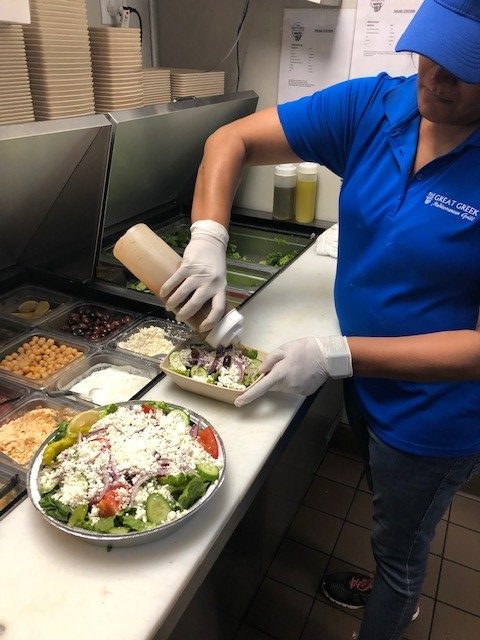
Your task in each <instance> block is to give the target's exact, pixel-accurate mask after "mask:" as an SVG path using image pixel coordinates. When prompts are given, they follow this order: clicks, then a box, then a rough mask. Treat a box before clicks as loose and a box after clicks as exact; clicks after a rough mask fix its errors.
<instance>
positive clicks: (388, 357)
mask: <svg viewBox="0 0 480 640" xmlns="http://www.w3.org/2000/svg"><path fill="white" fill-rule="evenodd" d="M347 340H348V345H349V347H350V350H351V352H352V361H353V371H354V375H358V376H364V377H369V378H396V379H399V380H412V381H416V382H420V381H423V382H441V381H444V380H465V381H466V380H480V333H479V332H478V331H470V330H462V331H441V332H438V333H428V334H424V335H416V336H402V337H398V338H359V337H348V338H347Z"/></svg>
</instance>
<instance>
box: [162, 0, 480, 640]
mask: <svg viewBox="0 0 480 640" xmlns="http://www.w3.org/2000/svg"><path fill="white" fill-rule="evenodd" d="M479 4H480V3H478V2H476V1H475V0H425V2H424V3H423V5H422V6H421V8H420V10H419V11H418V13H417V14H416V16H415V18H414V19H413V20H412V22H411V24H410V25H409V27H408V29H407V31H406V32H405V34H404V35H403V36H402V38H401V39H400V42H399V43H398V45H397V50H400V51H405V50H406V51H414V52H417V53H419V54H420V60H419V71H418V77H415V76H414V77H411V78H406V79H405V78H390V77H389V76H387V75H385V74H381V75H380V76H378V77H377V78H366V79H365V78H364V79H359V80H352V81H348V82H345V83H341V84H339V85H335V86H333V87H330V88H329V89H326V90H324V91H321V92H318V93H316V94H314V95H313V96H310V97H307V98H303V99H301V100H298V101H295V102H291V103H288V104H284V105H280V106H279V107H278V108H277V109H274V108H272V109H266V110H265V111H261V112H259V113H257V114H254V115H252V116H249V117H247V118H244V119H242V120H239V121H237V122H234V123H232V124H230V125H227V126H226V127H223V128H222V129H220V130H219V131H217V132H216V133H214V134H213V135H212V136H211V137H210V138H209V140H208V141H207V144H206V147H205V154H204V158H203V160H202V163H201V166H200V169H199V173H198V179H197V184H196V189H195V196H194V203H193V210H192V219H193V225H192V240H191V242H190V244H189V245H188V247H187V249H186V251H185V255H184V259H183V262H182V266H181V268H180V269H179V271H178V272H177V273H176V274H175V275H174V276H173V277H172V278H171V279H170V280H169V281H168V282H167V283H166V284H165V286H164V288H163V289H162V292H161V295H162V296H164V297H166V298H168V308H171V309H174V308H177V306H179V305H182V303H184V301H185V300H186V298H187V297H188V296H189V294H190V293H192V291H195V293H194V295H193V296H192V297H191V298H190V299H189V300H188V302H186V304H183V307H182V308H181V309H180V311H179V313H178V315H177V317H178V318H179V319H186V318H188V317H190V316H191V315H192V314H193V313H194V312H195V311H196V310H197V309H198V308H199V307H201V306H202V304H203V303H204V302H205V301H206V300H208V299H212V312H211V314H210V316H209V317H208V318H207V319H206V321H205V326H204V328H208V327H209V326H211V325H213V324H214V322H215V320H216V319H217V318H218V317H219V316H220V315H221V313H222V311H223V307H224V303H225V247H226V243H227V240H228V233H227V231H226V228H227V226H228V219H229V211H230V208H231V205H232V200H233V195H234V192H235V189H236V187H237V184H238V180H239V177H240V174H241V171H242V168H243V167H244V165H246V164H251V165H253V164H275V163H279V162H299V161H300V160H308V161H314V162H320V163H322V164H324V165H325V166H327V167H328V168H330V169H331V170H332V171H334V172H335V173H336V174H337V175H339V176H341V177H342V179H343V185H342V190H341V195H340V215H339V223H340V237H339V255H338V267H337V276H336V282H335V304H336V310H337V315H338V318H339V323H340V327H341V331H342V334H343V336H341V337H335V338H332V337H329V336H327V337H325V336H319V337H315V338H314V337H307V338H302V339H299V340H294V341H292V342H290V343H287V344H284V345H281V346H280V347H279V348H278V349H277V350H276V351H274V352H273V353H271V354H270V355H269V357H268V358H267V359H266V361H265V365H264V371H265V373H266V375H265V377H264V378H263V380H262V381H260V382H259V383H258V384H256V385H255V386H254V387H253V388H252V389H251V390H248V391H246V392H245V393H243V394H242V395H241V396H240V398H239V399H238V401H237V406H241V405H244V404H246V403H248V402H251V401H252V400H254V399H256V398H258V397H259V396H260V395H262V394H263V393H265V392H266V391H268V390H269V389H271V388H272V387H275V389H281V390H288V391H296V392H298V393H303V394H305V395H308V394H310V393H313V392H314V391H316V390H317V389H318V388H319V387H320V386H321V385H322V384H323V383H324V382H325V380H326V379H327V377H328V376H331V375H333V376H335V377H347V378H349V380H348V381H347V385H346V391H347V400H348V407H349V415H350V416H351V420H352V422H354V423H355V424H356V425H360V426H362V425H365V428H364V430H363V434H364V437H365V438H366V439H367V440H366V445H365V448H366V449H367V451H368V454H369V464H370V471H371V478H372V483H373V502H374V523H373V529H372V547H373V552H374V555H375V559H376V562H377V570H376V575H375V579H374V584H373V590H371V594H370V595H369V598H368V601H367V606H366V610H365V615H364V618H363V622H362V626H361V630H360V634H359V640H396V639H399V638H401V636H402V633H403V631H404V630H405V628H406V627H407V625H408V623H409V621H410V620H411V619H412V617H413V616H414V614H415V612H416V609H417V602H418V598H419V595H420V592H421V588H422V584H423V581H424V577H425V570H426V564H427V556H428V550H429V545H430V542H431V540H432V538H433V536H434V533H435V527H436V525H437V523H438V522H439V521H440V519H441V517H442V515H443V513H444V511H445V510H446V509H447V507H448V505H449V504H450V501H451V499H452V498H453V496H454V495H455V492H456V491H457V490H458V488H459V487H461V486H462V485H463V484H464V483H465V482H466V481H467V480H468V478H469V477H470V476H471V475H472V474H473V473H475V472H476V471H477V470H479V469H480V333H479V331H477V330H476V328H477V318H478V313H479V307H480V261H479V260H478V253H479V248H480V181H479V179H478V178H479V169H478V167H479V165H480V6H479ZM180 283H181V286H180V287H178V288H177V289H176V290H175V292H174V293H172V291H173V290H174V289H175V288H176V287H177V286H178V285H179V284H180ZM352 374H353V377H351V376H352ZM354 413H355V415H356V416H357V417H354ZM319 535H321V532H319ZM331 586H332V585H331V583H329V582H328V580H327V584H326V587H331ZM337 586H338V585H337ZM358 586H359V585H358V584H357V585H354V584H353V586H352V588H356V587H358ZM363 586H364V587H365V585H363ZM357 590H358V592H359V593H361V591H362V589H360V588H359V589H357ZM367 590H368V591H370V587H369V586H368V589H367ZM329 595H330V596H332V594H331V593H330V594H329ZM334 595H335V594H333V596H334ZM344 596H345V594H340V598H339V601H340V602H342V600H343V599H344ZM334 599H335V598H334ZM346 600H347V599H346ZM343 603H344V604H348V601H346V602H343Z"/></svg>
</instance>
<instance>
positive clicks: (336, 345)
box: [235, 336, 353, 407]
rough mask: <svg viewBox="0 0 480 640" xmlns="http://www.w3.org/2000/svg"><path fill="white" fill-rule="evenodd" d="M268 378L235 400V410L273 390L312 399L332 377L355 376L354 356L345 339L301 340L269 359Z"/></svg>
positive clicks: (264, 368) (265, 364)
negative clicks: (311, 395)
mask: <svg viewBox="0 0 480 640" xmlns="http://www.w3.org/2000/svg"><path fill="white" fill-rule="evenodd" d="M260 371H261V373H264V374H265V377H264V378H262V379H261V380H259V381H258V382H256V383H255V384H254V385H253V386H252V388H251V389H248V390H247V391H245V393H242V395H240V396H238V398H237V399H236V400H235V406H237V407H243V405H245V404H248V403H249V402H252V401H253V400H256V399H257V398H259V397H260V396H262V395H263V394H264V393H266V392H267V391H270V390H271V389H273V390H275V391H286V392H291V393H298V394H300V395H304V396H309V395H310V394H312V393H314V392H315V391H316V390H317V389H318V388H319V387H321V386H322V385H323V384H324V383H325V382H326V380H327V378H329V377H333V378H348V377H350V376H352V374H353V370H352V356H351V353H350V349H349V347H348V342H347V339H346V338H345V337H344V336H328V337H324V338H299V339H298V340H292V341H291V342H286V343H285V344H283V345H281V346H280V347H279V348H278V349H276V350H275V351H272V353H270V354H268V356H267V357H266V358H265V360H264V362H263V365H262V368H261V370H260Z"/></svg>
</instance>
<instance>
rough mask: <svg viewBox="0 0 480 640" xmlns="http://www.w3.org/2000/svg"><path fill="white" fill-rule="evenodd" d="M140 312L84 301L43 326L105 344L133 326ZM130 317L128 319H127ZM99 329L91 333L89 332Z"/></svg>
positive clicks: (94, 342)
mask: <svg viewBox="0 0 480 640" xmlns="http://www.w3.org/2000/svg"><path fill="white" fill-rule="evenodd" d="M138 317H139V315H138V313H132V312H131V311H125V310H123V309H117V308H115V307H110V306H106V305H102V304H97V303H96V302H83V303H81V304H77V305H74V306H72V307H69V308H68V309H67V310H66V311H65V312H64V313H62V314H60V315H57V316H56V317H55V318H52V319H51V320H50V321H47V322H45V323H44V324H43V325H42V328H44V329H45V328H48V329H51V330H53V331H60V332H61V333H66V334H68V335H71V336H73V337H77V338H81V339H82V340H88V341H89V342H91V343H93V344H99V345H104V344H106V343H107V342H108V341H109V340H111V339H112V338H113V337H114V336H116V335H118V334H119V333H120V332H121V331H124V330H125V329H126V328H127V327H129V326H131V325H132V324H133V323H134V321H135V320H136V319H137V318H138ZM127 318H128V320H127ZM97 327H99V331H98V332H97V333H94V335H90V334H89V332H90V331H93V332H95V331H96V328H97Z"/></svg>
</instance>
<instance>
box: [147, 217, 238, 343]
mask: <svg viewBox="0 0 480 640" xmlns="http://www.w3.org/2000/svg"><path fill="white" fill-rule="evenodd" d="M190 230H191V234H192V235H191V240H190V242H189V243H188V245H187V247H186V249H185V251H184V253H183V260H182V263H181V265H180V267H179V268H178V269H177V271H175V273H174V274H173V275H172V276H171V277H170V278H169V279H168V280H167V281H166V282H165V284H164V285H163V287H162V288H161V289H160V297H161V298H162V299H163V300H164V301H165V303H166V304H165V308H166V309H167V310H168V311H174V312H176V316H175V317H176V318H177V320H179V321H181V322H184V321H186V320H188V319H189V318H191V317H192V316H194V315H195V314H196V313H197V311H199V310H200V309H201V308H202V307H203V305H204V304H205V303H206V302H207V301H209V300H211V304H212V310H211V311H210V313H209V314H208V316H207V317H206V318H205V320H204V321H203V322H202V324H201V325H200V329H201V330H202V331H209V330H210V329H211V328H212V327H213V326H214V325H215V324H216V323H217V322H218V321H219V320H220V318H221V317H222V315H223V312H224V311H225V302H226V292H225V290H226V286H227V267H226V256H225V253H226V249H227V244H228V232H227V230H226V229H225V227H224V226H223V225H221V224H220V223H219V222H215V221H214V220H198V221H197V222H194V223H193V224H192V226H191V227H190ZM184 303H185V304H184ZM182 305H183V306H182Z"/></svg>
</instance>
